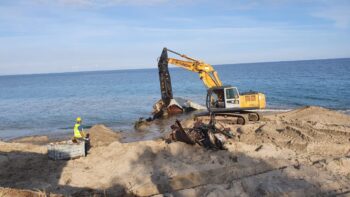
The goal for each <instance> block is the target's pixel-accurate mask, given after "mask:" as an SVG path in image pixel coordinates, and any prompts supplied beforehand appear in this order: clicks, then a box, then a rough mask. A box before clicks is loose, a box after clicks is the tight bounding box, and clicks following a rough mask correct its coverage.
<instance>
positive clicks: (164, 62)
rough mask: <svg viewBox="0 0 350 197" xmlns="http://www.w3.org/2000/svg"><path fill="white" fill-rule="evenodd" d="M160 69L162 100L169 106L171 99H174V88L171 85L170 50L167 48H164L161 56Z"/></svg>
mask: <svg viewBox="0 0 350 197" xmlns="http://www.w3.org/2000/svg"><path fill="white" fill-rule="evenodd" d="M158 71H159V82H160V91H161V95H162V101H163V103H164V104H165V106H168V105H169V104H170V101H171V99H173V90H172V87H171V79H170V74H169V69H168V52H167V49H166V48H164V49H163V51H162V54H161V56H160V58H159V61H158Z"/></svg>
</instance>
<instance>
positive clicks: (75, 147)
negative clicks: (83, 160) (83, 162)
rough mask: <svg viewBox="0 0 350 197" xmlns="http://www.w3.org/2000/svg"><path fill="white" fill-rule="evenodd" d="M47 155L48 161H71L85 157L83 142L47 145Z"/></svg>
mask: <svg viewBox="0 0 350 197" xmlns="http://www.w3.org/2000/svg"><path fill="white" fill-rule="evenodd" d="M47 155H48V157H49V158H50V159H53V160H61V159H73V158H77V157H81V156H85V142H84V141H82V142H78V143H73V142H72V141H65V142H59V143H51V144H49V145H47Z"/></svg>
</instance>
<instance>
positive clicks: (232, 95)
mask: <svg viewBox="0 0 350 197" xmlns="http://www.w3.org/2000/svg"><path fill="white" fill-rule="evenodd" d="M225 90H226V99H237V98H238V97H239V95H238V91H237V88H226V89H225Z"/></svg>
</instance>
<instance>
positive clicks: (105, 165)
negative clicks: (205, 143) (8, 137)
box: [0, 107, 350, 196]
mask: <svg viewBox="0 0 350 197" xmlns="http://www.w3.org/2000/svg"><path fill="white" fill-rule="evenodd" d="M203 119H204V121H206V120H205V117H204V118H203ZM193 122H194V121H193V120H192V119H184V120H183V121H182V124H183V125H184V127H191V126H192V125H193ZM231 122H232V121H231ZM231 122H230V121H226V120H218V121H217V126H218V127H225V128H231V131H232V132H233V133H234V134H235V137H234V138H233V139H231V140H230V142H229V143H227V144H226V148H227V150H219V151H218V150H206V149H204V148H203V147H200V146H197V145H195V146H191V145H187V144H184V143H182V142H173V143H170V144H167V143H165V142H164V140H162V139H155V140H146V141H137V142H129V143H125V142H122V141H121V138H122V137H123V135H122V134H121V133H118V132H113V131H112V130H111V129H109V128H107V127H105V126H103V125H95V126H94V127H92V128H91V129H90V133H91V143H92V146H93V147H92V149H91V150H90V153H89V155H88V156H87V157H82V158H78V159H74V160H68V161H52V160H48V158H47V155H46V153H47V149H46V146H45V144H46V143H47V142H48V141H49V140H48V139H47V138H45V137H29V138H25V139H21V140H16V141H14V142H0V186H1V187H2V188H1V189H0V196H16V195H17V196H37V195H45V194H51V195H53V196H55V195H56V196H60V195H72V196H82V195H88V196H93V195H96V196H128V195H129V196H163V195H164V194H166V195H167V196H263V195H267V196H312V195H313V196H319V195H325V196H332V195H340V196H348V195H350V167H349V166H350V152H349V151H350V116H348V115H345V114H341V113H338V112H335V111H331V110H328V109H324V108H320V107H306V108H300V109H296V110H293V111H290V112H285V113H278V114H270V115H266V116H264V118H263V120H262V121H259V122H251V123H249V124H247V125H235V124H231ZM143 129H144V130H145V131H147V126H146V127H144V128H143ZM169 130H170V128H169ZM164 135H166V132H165V133H164Z"/></svg>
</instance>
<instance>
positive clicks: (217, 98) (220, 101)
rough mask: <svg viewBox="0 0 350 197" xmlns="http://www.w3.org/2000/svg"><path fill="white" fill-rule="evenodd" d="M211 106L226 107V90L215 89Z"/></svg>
mask: <svg viewBox="0 0 350 197" xmlns="http://www.w3.org/2000/svg"><path fill="white" fill-rule="evenodd" d="M211 106H212V107H213V108H225V92H224V90H223V89H219V90H214V91H213V94H212V98H211Z"/></svg>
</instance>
